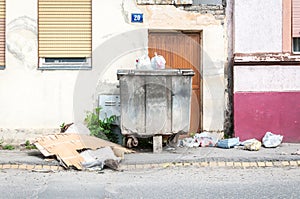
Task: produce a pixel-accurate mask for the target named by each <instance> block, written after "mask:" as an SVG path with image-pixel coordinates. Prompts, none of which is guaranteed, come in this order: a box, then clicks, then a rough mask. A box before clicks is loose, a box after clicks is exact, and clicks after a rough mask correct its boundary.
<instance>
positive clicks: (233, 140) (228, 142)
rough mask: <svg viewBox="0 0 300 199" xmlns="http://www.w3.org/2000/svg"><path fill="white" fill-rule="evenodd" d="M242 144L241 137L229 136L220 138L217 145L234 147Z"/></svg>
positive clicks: (227, 147) (226, 147)
mask: <svg viewBox="0 0 300 199" xmlns="http://www.w3.org/2000/svg"><path fill="white" fill-rule="evenodd" d="M239 144H240V138H229V139H224V140H219V141H218V143H217V146H218V147H220V148H224V149H229V148H232V147H234V146H236V145H239Z"/></svg>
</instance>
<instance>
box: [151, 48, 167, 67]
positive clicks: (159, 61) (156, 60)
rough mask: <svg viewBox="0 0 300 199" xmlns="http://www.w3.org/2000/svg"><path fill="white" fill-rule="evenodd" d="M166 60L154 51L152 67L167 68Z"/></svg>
mask: <svg viewBox="0 0 300 199" xmlns="http://www.w3.org/2000/svg"><path fill="white" fill-rule="evenodd" d="M165 65H166V60H165V58H164V57H163V56H161V55H157V53H156V52H155V53H154V57H152V58H151V67H152V69H165Z"/></svg>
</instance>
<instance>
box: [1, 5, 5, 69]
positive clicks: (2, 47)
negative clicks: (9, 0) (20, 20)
mask: <svg viewBox="0 0 300 199" xmlns="http://www.w3.org/2000/svg"><path fill="white" fill-rule="evenodd" d="M3 66H5V0H0V67H3Z"/></svg>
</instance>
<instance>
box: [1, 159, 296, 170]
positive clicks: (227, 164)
mask: <svg viewBox="0 0 300 199" xmlns="http://www.w3.org/2000/svg"><path fill="white" fill-rule="evenodd" d="M179 167H197V168H200V167H203V168H204V167H210V168H244V169H246V168H267V167H300V160H297V161H253V162H238V161H237V162H233V161H228V162H226V161H221V162H217V161H211V162H176V163H175V162H167V163H157V164H125V165H124V164H123V165H122V164H121V165H120V168H119V170H123V171H132V170H143V169H157V168H160V169H166V168H179ZM6 169H18V170H27V171H35V172H56V171H67V170H66V169H65V168H64V167H62V166H57V165H56V166H53V165H52V166H50V165H40V164H14V163H9V164H0V170H6Z"/></svg>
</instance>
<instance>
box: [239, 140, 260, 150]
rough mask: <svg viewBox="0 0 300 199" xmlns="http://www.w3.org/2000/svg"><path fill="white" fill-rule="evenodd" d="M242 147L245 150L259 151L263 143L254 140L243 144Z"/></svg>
mask: <svg viewBox="0 0 300 199" xmlns="http://www.w3.org/2000/svg"><path fill="white" fill-rule="evenodd" d="M241 145H243V146H244V149H245V150H249V151H258V150H259V149H260V147H261V142H260V141H258V140H257V139H255V138H253V139H250V140H246V141H244V142H242V143H241Z"/></svg>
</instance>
